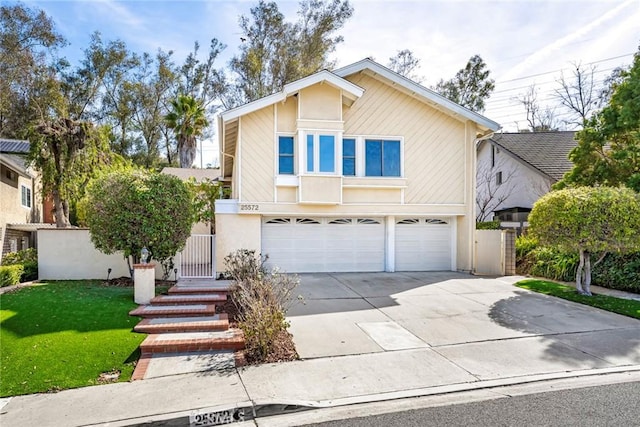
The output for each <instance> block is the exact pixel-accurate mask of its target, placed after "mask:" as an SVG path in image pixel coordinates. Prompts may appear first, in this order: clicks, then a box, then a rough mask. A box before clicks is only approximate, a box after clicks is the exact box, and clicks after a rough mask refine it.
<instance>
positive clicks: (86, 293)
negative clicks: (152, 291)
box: [0, 281, 145, 397]
mask: <svg viewBox="0 0 640 427" xmlns="http://www.w3.org/2000/svg"><path fill="white" fill-rule="evenodd" d="M135 307H136V304H135V303H134V302H133V288H132V287H107V286H103V285H102V284H101V282H100V281H61V282H50V283H43V284H41V285H36V286H32V287H26V288H22V289H19V290H17V291H15V292H10V293H6V294H3V295H0V309H1V310H0V341H1V344H0V346H1V347H0V353H1V354H0V361H1V362H2V366H1V368H0V396H3V397H4V396H14V395H20V394H30V393H38V392H47V391H56V390H61V389H68V388H75V387H83V386H88V385H94V384H98V383H100V382H102V381H103V380H101V379H100V378H101V374H103V373H117V372H119V373H120V375H119V378H118V380H119V381H128V380H129V379H130V378H131V374H132V372H133V369H134V364H135V361H136V360H137V349H138V346H139V345H140V343H141V342H142V340H143V339H144V338H145V335H143V334H137V333H134V332H132V330H131V329H132V328H133V327H134V326H135V325H136V324H137V323H138V321H139V319H138V318H134V317H129V315H128V312H129V311H130V310H131V309H133V308H135ZM114 377H115V376H113V375H111V378H114Z"/></svg>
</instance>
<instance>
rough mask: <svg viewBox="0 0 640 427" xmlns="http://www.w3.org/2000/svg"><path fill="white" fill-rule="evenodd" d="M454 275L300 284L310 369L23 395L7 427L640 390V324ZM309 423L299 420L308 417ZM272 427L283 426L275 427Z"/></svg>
mask: <svg viewBox="0 0 640 427" xmlns="http://www.w3.org/2000/svg"><path fill="white" fill-rule="evenodd" d="M518 279H519V278H517V277H516V278H511V277H509V278H499V279H487V278H474V277H472V276H469V275H463V274H456V273H395V274H389V273H379V274H354V273H350V274H331V275H303V276H302V281H303V284H302V286H301V288H300V291H301V293H302V294H303V295H305V298H306V304H305V305H303V306H297V307H295V308H294V309H292V311H291V316H290V321H291V323H292V327H291V331H292V333H293V335H294V340H295V342H296V345H297V348H298V351H299V352H300V355H301V357H302V358H303V360H299V361H295V362H289V363H281V364H270V365H261V366H249V367H245V368H240V369H231V370H229V371H227V372H222V373H220V372H192V373H188V374H183V375H175V376H168V377H161V378H154V379H149V380H144V381H136V382H133V383H118V384H111V385H105V386H96V387H86V388H81V389H75V390H67V391H63V392H60V393H55V394H41V395H30V396H18V397H14V398H11V399H9V400H8V402H6V400H5V403H6V404H5V405H4V406H3V407H2V410H1V414H2V415H0V424H2V426H22V425H38V426H85V425H110V426H116V425H135V424H140V423H146V422H151V421H160V420H165V421H166V420H173V421H174V422H175V423H176V424H170V423H169V422H168V421H166V422H167V424H166V425H185V424H187V425H188V421H189V420H188V417H189V415H190V414H194V413H199V412H207V413H210V412H215V411H218V410H224V409H234V408H241V409H242V410H244V414H245V417H246V418H247V419H248V418H251V417H252V415H253V414H254V413H256V414H257V416H258V419H257V420H258V424H260V419H261V417H265V416H268V415H270V414H274V413H280V412H286V411H287V410H292V409H303V408H328V407H336V406H343V405H353V404H359V403H365V402H377V401H385V400H391V399H399V398H408V397H416V396H428V395H440V394H443V393H453V392H460V391H464V390H480V389H488V388H492V387H501V386H507V385H511V384H526V383H531V382H539V381H547V380H552V379H559V378H572V377H585V376H594V375H604V374H615V373H621V372H627V373H630V375H635V376H636V377H637V378H639V379H640V321H638V320H636V319H631V318H628V317H624V316H619V315H616V314H612V313H608V312H603V311H601V310H597V309H593V308H590V307H586V306H582V305H578V304H574V303H570V302H567V301H562V300H558V299H556V298H553V297H547V296H544V295H539V294H534V293H531V292H528V291H525V290H521V289H519V288H515V287H513V286H511V283H513V282H515V281H517V280H518ZM298 418H299V419H304V413H301V414H299V417H298ZM271 425H277V424H271Z"/></svg>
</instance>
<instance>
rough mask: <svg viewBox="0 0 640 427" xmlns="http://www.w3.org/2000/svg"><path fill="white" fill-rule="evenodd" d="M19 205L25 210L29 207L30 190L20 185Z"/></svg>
mask: <svg viewBox="0 0 640 427" xmlns="http://www.w3.org/2000/svg"><path fill="white" fill-rule="evenodd" d="M20 187H21V193H22V194H21V203H22V206H24V207H25V208H30V207H31V189H30V188H29V187H26V186H24V185H21V186H20Z"/></svg>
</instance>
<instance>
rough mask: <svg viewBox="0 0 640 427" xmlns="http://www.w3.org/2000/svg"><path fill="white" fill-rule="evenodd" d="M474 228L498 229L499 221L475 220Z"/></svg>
mask: <svg viewBox="0 0 640 427" xmlns="http://www.w3.org/2000/svg"><path fill="white" fill-rule="evenodd" d="M476 230H500V221H484V222H476Z"/></svg>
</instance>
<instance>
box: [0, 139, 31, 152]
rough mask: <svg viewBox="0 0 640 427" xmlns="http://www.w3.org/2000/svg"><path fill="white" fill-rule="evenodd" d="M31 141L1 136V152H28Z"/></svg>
mask: <svg viewBox="0 0 640 427" xmlns="http://www.w3.org/2000/svg"><path fill="white" fill-rule="evenodd" d="M28 152H29V141H22V140H18V139H3V138H0V153H25V154H26V153H28Z"/></svg>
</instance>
